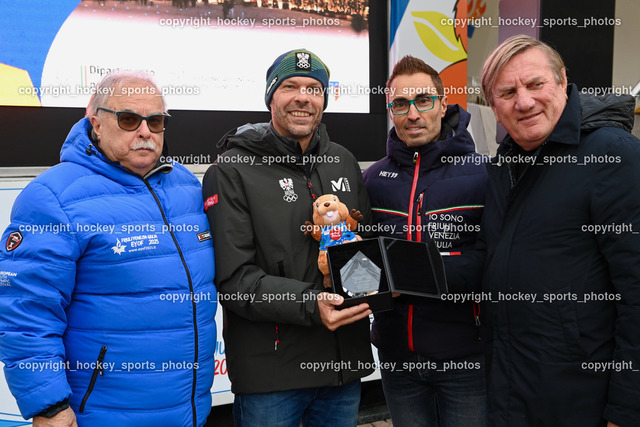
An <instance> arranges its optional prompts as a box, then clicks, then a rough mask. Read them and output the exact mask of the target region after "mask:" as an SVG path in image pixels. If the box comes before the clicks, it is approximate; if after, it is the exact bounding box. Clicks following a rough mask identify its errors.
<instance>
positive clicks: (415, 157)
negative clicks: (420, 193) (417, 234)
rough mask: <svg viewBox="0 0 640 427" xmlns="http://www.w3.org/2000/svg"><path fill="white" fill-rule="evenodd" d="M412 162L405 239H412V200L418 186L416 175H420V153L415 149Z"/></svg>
mask: <svg viewBox="0 0 640 427" xmlns="http://www.w3.org/2000/svg"><path fill="white" fill-rule="evenodd" d="M413 164H414V165H415V167H414V169H413V183H412V184H411V195H410V196H409V217H408V218H407V226H408V227H407V240H413V239H412V236H411V228H412V227H411V225H412V218H411V215H413V201H414V200H415V197H416V187H417V186H418V177H419V176H420V174H419V172H420V153H418V152H417V151H416V152H415V153H413Z"/></svg>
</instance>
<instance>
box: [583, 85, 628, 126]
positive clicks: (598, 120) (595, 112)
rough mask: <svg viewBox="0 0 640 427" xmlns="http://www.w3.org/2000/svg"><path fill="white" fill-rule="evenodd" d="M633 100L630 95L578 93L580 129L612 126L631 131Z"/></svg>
mask: <svg viewBox="0 0 640 427" xmlns="http://www.w3.org/2000/svg"><path fill="white" fill-rule="evenodd" d="M635 104H636V103H635V100H634V99H633V96H631V95H614V94H608V95H604V96H595V95H588V94H580V107H581V108H582V125H581V127H580V128H581V129H582V130H593V129H597V128H601V127H605V126H613V127H617V128H620V129H623V130H625V131H627V132H631V130H632V129H633V121H634V112H633V110H634V108H635Z"/></svg>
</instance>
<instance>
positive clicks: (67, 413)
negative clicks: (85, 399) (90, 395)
mask: <svg viewBox="0 0 640 427" xmlns="http://www.w3.org/2000/svg"><path fill="white" fill-rule="evenodd" d="M33 427H78V423H77V422H76V414H75V413H74V412H73V409H71V408H67V409H65V410H64V411H60V412H58V413H57V414H55V415H54V416H53V417H51V418H45V417H33Z"/></svg>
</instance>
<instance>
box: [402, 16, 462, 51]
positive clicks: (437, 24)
mask: <svg viewBox="0 0 640 427" xmlns="http://www.w3.org/2000/svg"><path fill="white" fill-rule="evenodd" d="M411 15H413V16H414V17H416V18H418V19H421V20H423V21H426V23H425V22H420V21H414V22H413V24H414V25H415V27H416V31H417V33H418V36H419V37H420V40H422V43H424V45H425V46H426V47H427V49H429V50H430V51H431V52H432V53H433V54H434V55H436V56H437V57H438V58H440V59H442V60H444V61H447V62H450V63H456V62H459V61H464V60H465V59H467V51H466V50H465V48H464V46H463V44H462V40H461V38H460V37H458V35H457V34H456V29H455V27H454V26H453V25H451V18H450V17H449V16H447V15H444V14H442V13H440V12H412V13H411Z"/></svg>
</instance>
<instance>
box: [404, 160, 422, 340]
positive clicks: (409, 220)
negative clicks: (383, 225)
mask: <svg viewBox="0 0 640 427" xmlns="http://www.w3.org/2000/svg"><path fill="white" fill-rule="evenodd" d="M413 164H414V165H415V166H414V168H413V183H412V184H411V195H410V196H409V211H408V212H409V216H408V218H407V225H408V227H407V240H413V236H412V235H411V228H412V227H411V225H412V216H413V203H414V200H416V199H415V197H416V187H417V186H418V177H419V176H420V153H418V152H417V151H416V152H415V153H413ZM422 194H423V193H421V194H420V197H419V198H418V199H417V200H416V202H417V203H418V211H417V213H418V214H417V216H416V225H420V221H421V220H420V210H421V209H422ZM416 228H417V227H416ZM416 236H417V241H418V242H419V241H421V238H420V232H419V231H418V232H417V233H416ZM407 336H408V344H409V350H411V351H415V349H414V347H413V304H411V305H409V316H408V318H407Z"/></svg>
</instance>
